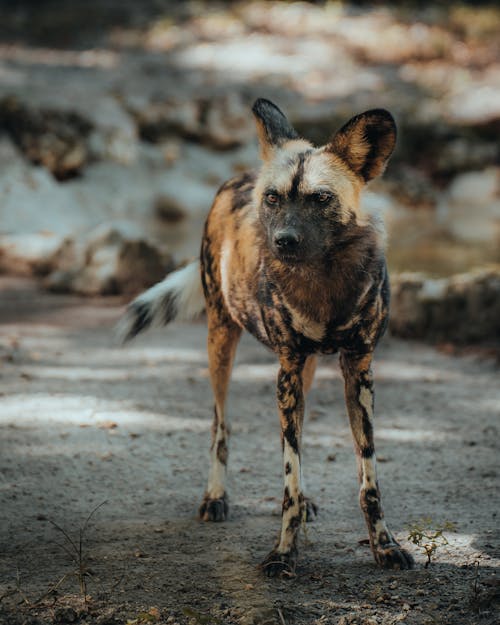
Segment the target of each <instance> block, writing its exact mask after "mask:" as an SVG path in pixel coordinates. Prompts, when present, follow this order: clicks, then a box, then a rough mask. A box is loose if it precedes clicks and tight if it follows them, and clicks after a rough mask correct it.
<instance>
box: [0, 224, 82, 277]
mask: <svg viewBox="0 0 500 625" xmlns="http://www.w3.org/2000/svg"><path fill="white" fill-rule="evenodd" d="M73 255H74V244H73V242H72V240H71V239H70V238H68V237H65V236H62V235H60V234H55V233H53V232H37V233H31V234H11V235H5V234H3V235H0V272H3V273H9V274H13V275H25V276H30V275H38V276H43V275H47V274H48V273H50V272H51V271H54V270H55V269H56V268H58V267H60V266H61V265H62V264H66V263H68V262H71V260H70V259H72V258H73Z"/></svg>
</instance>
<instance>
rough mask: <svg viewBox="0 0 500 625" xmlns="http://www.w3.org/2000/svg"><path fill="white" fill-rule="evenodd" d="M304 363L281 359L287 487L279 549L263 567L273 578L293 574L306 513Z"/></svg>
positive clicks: (282, 424) (266, 559)
mask: <svg viewBox="0 0 500 625" xmlns="http://www.w3.org/2000/svg"><path fill="white" fill-rule="evenodd" d="M304 363H305V358H303V357H300V358H292V357H281V358H280V364H281V367H280V370H279V373H278V389H277V391H278V392H277V394H278V408H279V414H280V421H281V443H282V449H283V468H284V482H285V488H284V496H283V507H282V519H281V533H280V537H279V540H278V542H277V544H276V546H275V548H274V549H273V550H272V551H271V552H270V553H269V555H268V556H267V557H266V558H265V560H264V561H263V563H262V568H263V569H264V572H265V573H266V574H267V575H268V576H269V577H276V576H293V574H294V571H295V563H296V560H297V533H298V530H299V528H300V524H301V523H302V521H303V520H304V518H305V514H306V503H305V500H304V495H303V493H302V485H301V467H300V443H301V438H302V423H303V420H304V393H303V387H302V374H303V368H304Z"/></svg>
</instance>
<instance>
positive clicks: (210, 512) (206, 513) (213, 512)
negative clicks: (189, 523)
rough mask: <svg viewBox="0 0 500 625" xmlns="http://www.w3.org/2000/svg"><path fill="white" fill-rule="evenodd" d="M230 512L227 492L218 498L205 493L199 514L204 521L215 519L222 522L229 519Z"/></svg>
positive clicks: (214, 520)
mask: <svg viewBox="0 0 500 625" xmlns="http://www.w3.org/2000/svg"><path fill="white" fill-rule="evenodd" d="M228 512H229V506H228V503H227V496H226V493H224V494H223V495H222V497H219V498H218V499H212V498H211V497H210V496H209V495H208V494H206V495H205V497H204V498H203V501H202V502H201V506H200V508H199V510H198V515H199V517H200V519H201V520H202V521H213V522H216V523H220V522H221V521H225V520H226V519H227V514H228Z"/></svg>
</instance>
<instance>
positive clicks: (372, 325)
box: [126, 99, 413, 575]
mask: <svg viewBox="0 0 500 625" xmlns="http://www.w3.org/2000/svg"><path fill="white" fill-rule="evenodd" d="M253 112H254V115H255V118H256V121H257V130H258V135H259V141H260V147H261V155H262V161H263V164H262V167H261V169H260V171H259V172H258V173H256V174H252V173H245V174H243V175H241V176H239V177H237V178H234V179H233V180H230V181H229V182H226V183H225V184H224V185H223V186H222V187H221V188H220V190H219V192H218V193H217V196H216V198H215V201H214V204H213V206H212V208H211V211H210V214H209V215H208V218H207V222H206V225H205V230H204V234H203V240H202V245H201V255H200V263H199V272H200V273H199V274H198V268H197V267H194V265H193V269H192V270H189V269H188V268H187V269H186V270H183V271H185V272H186V274H187V273H189V276H190V277H189V281H190V283H193V280H195V279H199V276H200V275H201V285H202V289H203V296H204V300H205V308H206V313H207V320H208V356H209V370H210V378H211V383H212V387H213V391H214V397H215V408H214V422H213V428H212V445H211V464H210V472H209V479H208V488H207V491H206V494H205V497H204V499H203V502H202V505H201V507H200V517H201V518H202V519H203V520H205V521H223V520H225V518H226V515H227V513H228V503H227V494H226V486H225V478H226V467H227V460H228V428H227V425H226V421H225V415H224V408H225V400H226V395H227V390H228V384H229V378H230V375H231V368H232V363H233V358H234V354H235V351H236V345H237V343H238V340H239V338H240V335H241V332H242V331H243V330H247V331H248V332H250V333H251V334H253V335H254V336H255V337H256V338H257V339H258V340H259V341H261V342H262V343H263V344H264V345H266V346H267V347H268V348H270V349H271V350H272V351H273V352H275V354H276V356H277V358H278V359H279V363H280V369H279V373H278V378H277V399H278V411H279V416H280V421H281V432H282V449H283V473H284V497H283V507H282V524H281V531H280V536H279V538H278V541H277V543H276V545H275V547H274V548H273V549H272V551H271V552H270V553H269V555H268V556H267V557H266V558H265V559H264V561H263V563H262V567H263V569H264V571H265V572H266V573H267V574H268V575H292V574H293V572H294V570H295V564H296V558H297V533H298V529H299V527H300V524H301V522H302V520H303V519H305V518H306V517H308V516H312V514H313V513H314V512H315V506H314V505H313V504H312V503H311V502H309V501H308V500H307V498H305V496H304V493H303V490H302V485H301V437H302V425H303V419H304V398H305V395H306V393H307V391H308V389H309V387H310V385H311V383H312V379H313V376H314V369H315V359H316V355H317V354H334V353H336V352H339V353H340V362H341V368H342V372H343V375H344V380H345V399H346V404H347V411H348V414H349V420H350V424H351V429H352V433H353V438H354V446H355V451H356V455H357V459H358V469H359V480H360V504H361V508H362V510H363V513H364V515H365V519H366V523H367V527H368V535H369V539H370V544H371V548H372V552H373V555H374V557H375V560H376V561H377V562H378V563H379V564H380V565H382V566H385V567H391V568H402V569H403V568H410V567H411V566H412V562H413V560H412V558H411V556H410V554H408V553H407V552H406V551H405V550H403V549H402V548H401V547H400V545H399V544H398V543H397V541H396V540H395V538H394V537H393V535H392V534H391V532H390V531H389V529H388V528H387V525H386V523H385V520H384V515H383V512H382V507H381V503H380V491H379V486H378V483H377V476H376V467H375V448H374V441H373V424H372V418H373V378H372V373H371V361H372V356H373V352H374V349H375V346H376V345H377V342H378V340H379V338H380V337H381V336H382V334H383V333H384V331H385V328H386V326H387V318H388V308H389V282H388V277H387V269H386V263H385V257H384V247H385V241H384V232H383V227H382V226H381V224H380V222H379V220H378V218H377V216H373V215H370V214H367V213H365V212H364V211H363V209H362V208H361V205H360V195H361V192H362V189H363V187H364V186H365V184H366V183H367V182H368V181H369V180H371V179H372V178H374V177H375V176H378V175H379V174H381V173H382V172H383V170H384V167H385V165H386V162H387V160H388V159H389V157H390V155H391V153H392V151H393V148H394V145H395V141H396V127H395V124H394V120H393V118H392V116H391V115H390V114H389V113H388V112H387V111H385V110H382V109H375V110H371V111H367V112H365V113H362V114H361V115H357V116H356V117H354V118H352V119H351V120H350V121H349V122H348V123H347V124H346V125H345V126H343V127H342V128H341V129H340V130H339V131H338V132H337V133H336V134H335V135H334V136H333V138H332V139H331V140H330V141H329V142H328V143H327V144H326V145H324V146H323V147H320V148H315V147H314V146H312V145H311V144H310V143H309V142H307V141H305V140H303V139H301V138H300V137H299V136H298V135H297V133H296V131H295V130H294V129H293V127H292V126H291V125H290V123H289V122H288V120H287V119H286V117H285V116H284V115H283V113H282V112H281V111H280V110H279V109H278V108H277V107H276V106H275V105H274V104H272V103H271V102H269V101H268V100H263V99H261V100H257V102H256V103H255V105H254V107H253ZM196 276H198V278H197V277H196ZM186 280H187V278H184V277H183V275H181V273H178V274H176V275H174V277H173V278H167V279H166V281H165V285H164V286H162V283H160V285H157V287H153V289H151V290H150V291H148V292H146V293H145V294H144V295H143V296H141V297H140V298H138V299H137V300H136V301H135V302H134V303H133V304H132V305H131V307H130V313H129V320H128V322H127V323H128V325H127V329H126V336H127V337H130V336H132V335H133V334H135V329H136V328H137V327H139V329H140V330H142V329H143V328H144V327H146V325H149V324H150V323H152V321H154V319H155V318H157V319H160V321H165V320H170V319H171V318H172V316H173V315H174V316H175V314H177V312H178V310H179V309H181V308H182V307H183V306H185V305H184V304H182V302H183V300H182V297H183V295H182V293H183V292H187V291H188V289H187V288H186V289H184V291H183V288H184V287H182V288H181V286H182V285H183V284H184V282H185V281H186ZM190 289H191V291H190V293H192V292H194V291H193V287H192V286H191V287H190ZM189 298H191V299H189ZM189 298H188V297H187V296H186V297H185V300H186V301H188V299H189V302H191V303H190V306H191V308H196V306H194V305H192V301H193V298H192V297H191V294H190V295H189ZM200 299H201V289H200ZM174 313H175V314H174Z"/></svg>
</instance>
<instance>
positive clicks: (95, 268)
mask: <svg viewBox="0 0 500 625" xmlns="http://www.w3.org/2000/svg"><path fill="white" fill-rule="evenodd" d="M82 258H83V263H82V264H81V265H80V266H76V267H72V268H71V269H59V270H57V271H54V272H53V273H52V274H51V275H50V276H48V278H47V279H46V281H45V284H46V286H47V287H48V288H49V289H50V290H52V291H57V292H73V293H79V294H82V295H116V294H120V293H125V294H128V295H133V294H135V293H138V292H139V291H141V290H142V289H144V288H147V287H149V286H151V285H152V284H155V283H156V282H158V281H159V280H161V279H162V278H163V277H164V276H165V274H166V273H168V271H171V270H172V269H173V268H174V263H173V259H172V256H171V255H170V254H169V253H168V252H165V251H164V250H160V249H159V248H158V247H157V246H155V245H152V244H151V243H150V242H149V241H147V240H145V239H144V238H142V237H139V236H134V234H133V233H131V232H130V231H129V232H128V233H127V232H126V230H125V231H124V229H123V228H120V227H118V226H116V225H105V226H101V227H99V228H97V229H96V230H95V231H94V232H92V233H91V234H90V235H89V237H88V240H87V244H86V248H85V252H84V254H83V257H82Z"/></svg>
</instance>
